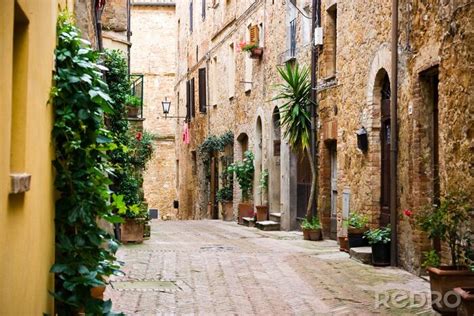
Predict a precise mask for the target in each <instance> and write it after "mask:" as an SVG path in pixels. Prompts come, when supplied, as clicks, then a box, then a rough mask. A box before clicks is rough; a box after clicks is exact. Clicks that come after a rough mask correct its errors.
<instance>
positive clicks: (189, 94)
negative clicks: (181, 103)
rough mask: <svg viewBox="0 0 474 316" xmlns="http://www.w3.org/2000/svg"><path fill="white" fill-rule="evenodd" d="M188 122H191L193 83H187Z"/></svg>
mask: <svg viewBox="0 0 474 316" xmlns="http://www.w3.org/2000/svg"><path fill="white" fill-rule="evenodd" d="M186 120H187V121H190V120H191V81H190V80H188V81H186Z"/></svg>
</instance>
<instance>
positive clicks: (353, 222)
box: [347, 212, 369, 248]
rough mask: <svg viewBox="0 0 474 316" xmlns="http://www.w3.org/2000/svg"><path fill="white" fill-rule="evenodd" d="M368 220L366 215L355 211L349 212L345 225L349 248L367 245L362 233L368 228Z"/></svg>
mask: <svg viewBox="0 0 474 316" xmlns="http://www.w3.org/2000/svg"><path fill="white" fill-rule="evenodd" d="M368 222H369V221H368V219H367V217H366V216H364V215H362V214H359V213H355V212H354V213H351V214H350V216H349V221H348V227H347V238H348V241H349V247H350V248H354V247H363V246H367V239H366V238H364V234H365V233H366V232H367V230H368V227H367V224H368Z"/></svg>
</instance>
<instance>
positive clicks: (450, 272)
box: [427, 266, 474, 315]
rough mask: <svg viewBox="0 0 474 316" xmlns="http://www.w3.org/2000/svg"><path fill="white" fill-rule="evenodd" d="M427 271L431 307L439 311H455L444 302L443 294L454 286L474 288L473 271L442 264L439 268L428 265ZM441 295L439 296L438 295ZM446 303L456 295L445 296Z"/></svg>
mask: <svg viewBox="0 0 474 316" xmlns="http://www.w3.org/2000/svg"><path fill="white" fill-rule="evenodd" d="M427 270H428V273H429V275H430V285H431V293H432V294H431V299H432V305H431V307H432V308H433V309H434V310H435V311H437V312H439V313H441V314H445V313H446V314H448V313H456V307H448V306H446V304H445V300H444V298H445V295H446V293H447V292H449V291H452V290H453V289H454V288H457V287H461V288H474V272H471V271H469V270H467V268H464V269H462V270H459V269H456V268H455V267H449V266H443V267H439V268H433V267H429V268H428V269H427ZM438 293H439V295H441V297H439V295H438ZM446 299H447V301H448V303H449V302H452V301H455V300H456V297H455V296H453V295H449V297H446ZM470 315H472V314H470Z"/></svg>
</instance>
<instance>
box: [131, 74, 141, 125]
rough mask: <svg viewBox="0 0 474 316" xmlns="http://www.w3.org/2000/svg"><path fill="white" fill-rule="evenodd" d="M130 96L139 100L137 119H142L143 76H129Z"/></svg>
mask: <svg viewBox="0 0 474 316" xmlns="http://www.w3.org/2000/svg"><path fill="white" fill-rule="evenodd" d="M130 83H131V86H130V94H131V95H133V96H135V97H137V98H138V99H140V107H139V110H138V118H143V75H130Z"/></svg>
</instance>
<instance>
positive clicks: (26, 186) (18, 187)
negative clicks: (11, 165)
mask: <svg viewBox="0 0 474 316" xmlns="http://www.w3.org/2000/svg"><path fill="white" fill-rule="evenodd" d="M30 184H31V174H28V173H11V174H10V194H19V193H24V192H27V191H29V190H30Z"/></svg>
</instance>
